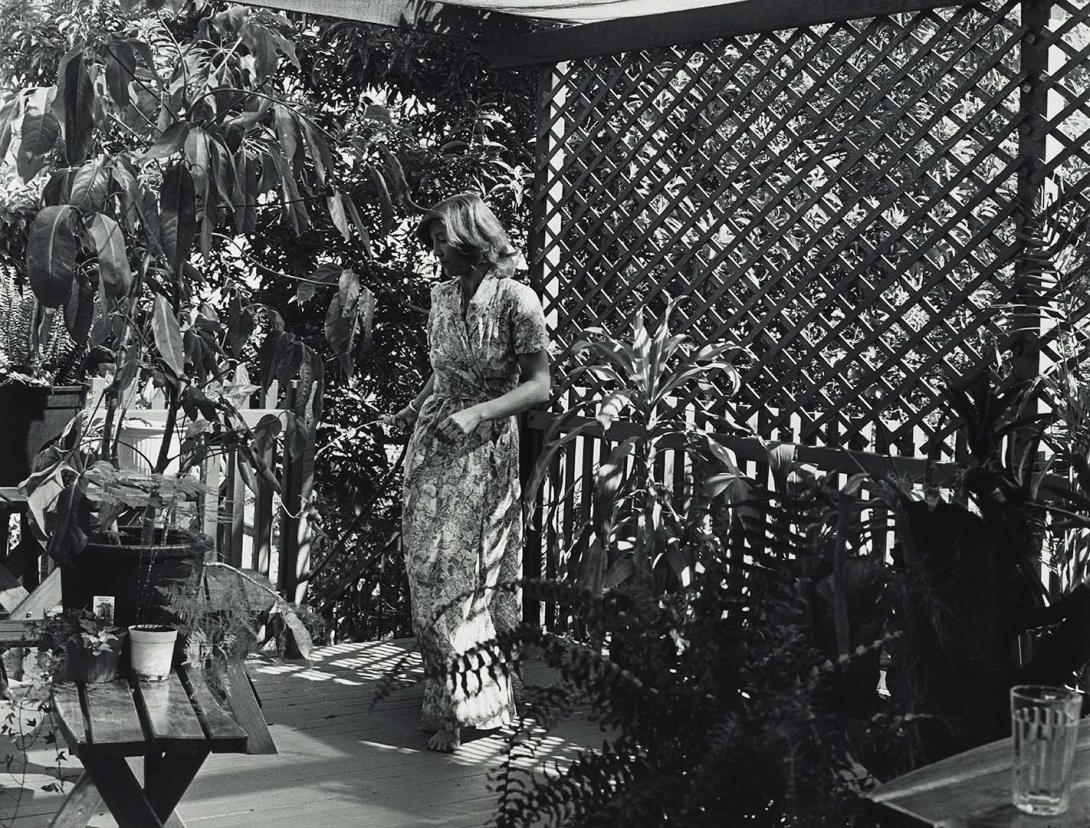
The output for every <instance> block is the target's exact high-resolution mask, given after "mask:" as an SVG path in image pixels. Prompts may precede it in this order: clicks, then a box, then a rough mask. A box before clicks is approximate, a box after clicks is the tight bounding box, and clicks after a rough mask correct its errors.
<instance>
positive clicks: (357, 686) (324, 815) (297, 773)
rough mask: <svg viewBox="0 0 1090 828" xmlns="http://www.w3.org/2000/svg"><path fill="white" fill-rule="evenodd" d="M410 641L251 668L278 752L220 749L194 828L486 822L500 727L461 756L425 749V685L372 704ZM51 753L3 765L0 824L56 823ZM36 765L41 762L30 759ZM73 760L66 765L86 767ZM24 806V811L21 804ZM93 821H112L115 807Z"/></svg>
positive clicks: (190, 812)
mask: <svg viewBox="0 0 1090 828" xmlns="http://www.w3.org/2000/svg"><path fill="white" fill-rule="evenodd" d="M411 643H412V642H411V641H387V642H377V643H367V644H341V645H337V646H333V647H327V648H324V649H321V650H319V651H318V653H317V659H316V660H315V661H314V662H312V663H311V664H309V665H304V664H302V663H269V662H254V663H252V664H251V666H250V672H251V675H252V676H253V679H254V683H255V684H256V686H257V688H258V692H259V693H260V695H261V699H262V702H263V705H264V708H263V709H264V712H265V716H266V719H267V720H268V721H269V723H270V729H271V731H272V734H273V738H274V739H275V740H276V744H277V747H278V749H279V751H280V752H279V754H278V755H276V756H243V755H220V756H212V757H210V758H209V760H208V761H207V762H206V764H205V766H204V767H203V768H202V770H201V772H200V773H199V774H198V776H197V779H196V781H195V782H194V783H193V786H192V787H191V788H190V789H189V792H188V793H187V794H186V796H185V798H184V799H183V800H182V803H181V805H180V806H179V808H178V812H179V814H180V815H181V816H182V818H183V819H184V820H185V822H186V823H187V824H188V825H189V826H191V828H194V826H195V827H196V828H228V826H246V827H247V828H251V827H252V826H259V827H260V828H281V827H282V828H326V826H329V828H337V827H338V826H346V827H347V826H367V828H394V827H395V826H398V827H399V828H408V827H409V826H450V827H451V828H454V827H455V826H467V827H468V826H484V825H486V824H487V823H488V816H489V814H490V813H491V808H492V805H493V803H494V797H493V796H492V795H491V794H490V793H489V791H488V786H487V778H486V777H487V774H488V772H489V770H490V769H492V768H493V767H494V766H495V765H496V763H497V762H498V761H499V759H500V758H501V755H502V753H501V751H502V737H501V736H500V735H499V734H491V735H488V736H485V737H482V738H479V739H476V740H474V741H471V742H469V743H467V744H465V745H463V746H462V748H461V749H460V750H459V751H458V752H457V753H455V754H453V755H441V754H436V753H432V752H430V751H428V750H426V749H424V742H425V739H426V736H425V734H423V733H422V732H421V731H420V730H419V726H418V725H419V709H420V698H421V688H420V685H415V686H413V687H408V688H404V689H400V690H398V691H396V692H395V693H394V695H393V696H392V697H391V698H389V699H387V700H385V701H384V702H383V703H382V704H380V705H379V706H378V707H376V708H375V710H374V711H372V712H370V713H369V712H368V710H367V708H368V705H369V703H370V699H371V696H372V693H373V691H374V688H375V686H376V684H377V681H378V679H379V678H380V677H381V676H382V675H383V668H384V667H387V666H389V665H390V664H392V663H393V662H394V661H395V660H396V659H397V658H399V657H400V656H401V655H402V654H404V653H405V652H407V651H408V650H409V648H410V646H411ZM526 680H527V682H528V683H531V684H546V683H548V682H549V681H550V677H549V674H548V672H547V670H546V669H545V668H544V666H543V665H540V664H533V663H531V664H529V665H527V670H526ZM600 742H601V737H600V735H599V733H598V730H597V727H596V726H595V725H593V724H591V723H589V722H587V721H584V720H579V719H576V720H572V721H570V722H568V723H566V725H564V726H563V727H561V728H559V729H558V730H557V731H556V734H555V735H554V736H550V737H549V739H548V742H547V746H548V750H547V751H544V752H543V755H542V756H541V760H542V761H545V760H552V759H560V760H563V759H564V758H565V757H567V756H570V755H571V753H572V752H573V751H574V750H575V747H576V746H577V745H581V744H582V745H597V744H599V743H600ZM52 756H53V754H52V753H51V752H49V751H48V750H46V749H40V750H35V751H32V752H31V754H30V758H31V762H32V764H31V765H30V766H29V767H28V768H26V771H27V775H26V777H25V779H23V778H22V776H23V774H22V771H21V770H20V768H19V765H18V764H16V765H15V766H14V768H13V770H14V771H15V772H16V773H15V775H12V774H10V773H9V774H3V768H2V766H0V784H2V785H3V788H4V789H3V791H2V792H0V825H2V826H8V825H11V826H17V828H32V826H47V825H48V824H49V821H50V819H51V818H52V815H53V814H54V813H55V812H56V810H57V808H58V807H59V804H60V802H61V795H60V794H59V793H50V792H45V791H42V790H41V786H42V785H44V784H47V783H49V782H51V781H56V779H57V771H56V768H52V769H51V768H49V767H48V764H49V763H50V761H51V758H52ZM34 762H39V763H41V764H33V763H34ZM79 773H80V769H79V763H78V761H76V760H72V761H71V762H70V763H69V767H67V768H66V769H65V770H64V771H63V773H62V774H61V775H62V776H63V777H64V778H66V779H67V780H68V781H69V783H70V782H71V781H73V780H74V779H75V778H77V777H78V776H79ZM16 806H17V809H16ZM90 824H91V825H92V826H113V825H116V823H115V822H114V821H113V820H112V819H111V818H110V817H109V816H108V815H106V814H100V815H98V816H96V817H95V818H94V819H93V820H92V822H91V823H90Z"/></svg>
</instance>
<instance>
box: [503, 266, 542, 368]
mask: <svg viewBox="0 0 1090 828" xmlns="http://www.w3.org/2000/svg"><path fill="white" fill-rule="evenodd" d="M510 297H511V300H510V301H511V344H512V346H513V347H514V351H515V353H516V354H533V353H537V352H538V351H544V350H547V349H548V347H549V333H548V331H547V330H546V329H545V312H544V311H543V310H542V309H541V300H540V299H538V298H537V294H536V293H534V291H533V289H532V288H531V287H530V286H529V285H524V284H522V283H521V282H512V283H511V293H510Z"/></svg>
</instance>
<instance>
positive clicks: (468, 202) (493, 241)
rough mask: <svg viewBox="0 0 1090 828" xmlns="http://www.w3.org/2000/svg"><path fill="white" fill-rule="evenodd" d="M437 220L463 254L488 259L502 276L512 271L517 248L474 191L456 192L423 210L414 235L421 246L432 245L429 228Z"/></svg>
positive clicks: (483, 260)
mask: <svg viewBox="0 0 1090 828" xmlns="http://www.w3.org/2000/svg"><path fill="white" fill-rule="evenodd" d="M437 222H438V223H440V224H442V227H443V229H444V230H446V233H447V241H448V242H449V243H450V244H451V245H452V246H453V247H454V249H455V250H457V251H458V252H459V253H461V254H462V255H463V256H465V257H467V258H469V259H472V260H473V261H475V262H478V263H483V262H488V263H489V264H491V265H492V266H493V267H495V268H496V269H497V270H498V271H499V272H500V275H502V276H511V275H512V274H513V273H514V272H515V267H516V264H517V263H518V262H519V260H520V257H519V254H518V251H517V250H515V248H514V246H513V245H512V244H511V239H510V238H508V236H507V231H506V230H504V229H503V225H502V224H500V220H499V219H498V218H496V214H495V213H493V212H492V210H491V208H490V207H489V206H488V205H487V204H485V202H484V199H482V198H481V197H480V196H479V195H477V194H476V193H458V195H453V196H451V197H450V198H445V199H443V200H442V201H440V202H439V203H438V204H436V205H435V206H433V207H432V208H431V209H429V210H426V211H425V212H424V216H423V217H422V218H421V219H420V223H419V224H418V225H417V227H416V238H417V239H418V240H419V241H420V243H421V244H422V245H423V246H424V247H429V246H430V245H431V231H432V227H433V226H434V225H435V224H436V223H437Z"/></svg>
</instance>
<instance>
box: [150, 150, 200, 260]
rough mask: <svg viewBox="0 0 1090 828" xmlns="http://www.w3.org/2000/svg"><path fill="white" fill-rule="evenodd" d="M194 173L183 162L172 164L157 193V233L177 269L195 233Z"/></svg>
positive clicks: (187, 251)
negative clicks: (161, 187)
mask: <svg viewBox="0 0 1090 828" xmlns="http://www.w3.org/2000/svg"><path fill="white" fill-rule="evenodd" d="M194 198H195V194H194V188H193V177H192V176H191V175H190V174H189V170H187V169H186V168H185V166H184V165H182V164H175V165H173V166H172V167H171V168H170V169H169V170H167V173H166V175H165V176H163V189H162V191H161V192H160V194H159V237H160V239H161V241H162V244H163V252H164V253H165V254H166V257H167V261H168V262H169V263H170V265H171V267H172V268H173V269H174V272H175V273H178V272H179V271H180V270H181V269H182V265H183V264H184V263H185V261H186V260H187V259H188V258H189V251H190V250H191V249H192V247H193V238H194V236H195V234H196V229H197V228H196V214H195V207H194V203H193V202H194Z"/></svg>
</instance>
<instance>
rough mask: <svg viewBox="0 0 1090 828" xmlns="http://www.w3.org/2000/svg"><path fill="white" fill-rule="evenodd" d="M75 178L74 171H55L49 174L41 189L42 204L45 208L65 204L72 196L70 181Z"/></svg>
mask: <svg viewBox="0 0 1090 828" xmlns="http://www.w3.org/2000/svg"><path fill="white" fill-rule="evenodd" d="M75 177H76V172H75V170H56V171H54V172H53V173H51V174H50V176H49V180H48V181H46V182H45V187H44V188H43V189H42V202H43V203H44V204H45V205H46V206H58V205H61V204H67V203H68V202H69V200H70V197H71V195H72V181H73V179H75Z"/></svg>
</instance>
